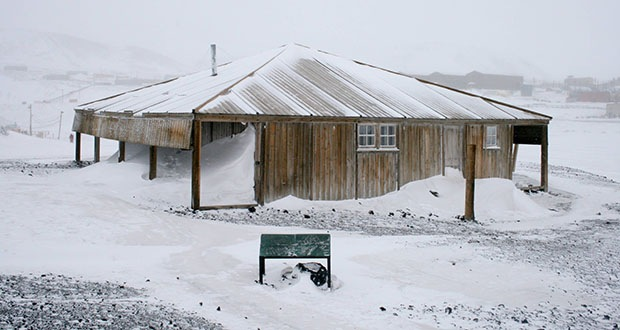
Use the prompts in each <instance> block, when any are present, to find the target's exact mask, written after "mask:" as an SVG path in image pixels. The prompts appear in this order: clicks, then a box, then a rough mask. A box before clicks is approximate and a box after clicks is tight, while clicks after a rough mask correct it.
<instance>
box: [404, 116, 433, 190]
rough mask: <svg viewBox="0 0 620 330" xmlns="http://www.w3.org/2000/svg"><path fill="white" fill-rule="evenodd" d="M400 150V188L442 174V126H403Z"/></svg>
mask: <svg viewBox="0 0 620 330" xmlns="http://www.w3.org/2000/svg"><path fill="white" fill-rule="evenodd" d="M399 150H400V153H399V156H400V162H399V163H400V166H399V167H400V175H399V178H400V186H402V185H405V184H407V183H409V182H411V181H415V180H421V179H425V178H429V177H431V176H434V175H439V174H441V172H442V164H441V159H442V157H441V125H415V124H403V125H402V126H401V129H400V136H399Z"/></svg>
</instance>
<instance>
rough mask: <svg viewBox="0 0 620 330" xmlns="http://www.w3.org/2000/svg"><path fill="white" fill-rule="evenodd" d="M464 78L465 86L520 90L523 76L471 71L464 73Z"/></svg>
mask: <svg viewBox="0 0 620 330" xmlns="http://www.w3.org/2000/svg"><path fill="white" fill-rule="evenodd" d="M465 78H466V80H467V85H468V86H467V87H469V88H476V89H498V90H506V91H520V90H521V87H522V86H523V76H510V75H503V74H488V73H482V72H478V71H472V72H470V73H468V74H466V75H465Z"/></svg>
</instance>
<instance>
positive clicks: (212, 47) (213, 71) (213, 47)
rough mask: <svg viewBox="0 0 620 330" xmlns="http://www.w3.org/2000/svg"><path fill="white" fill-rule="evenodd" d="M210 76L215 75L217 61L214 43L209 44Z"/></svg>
mask: <svg viewBox="0 0 620 330" xmlns="http://www.w3.org/2000/svg"><path fill="white" fill-rule="evenodd" d="M211 76H217V61H216V60H215V44H211Z"/></svg>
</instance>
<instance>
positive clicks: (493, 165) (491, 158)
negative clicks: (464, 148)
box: [465, 124, 512, 179]
mask: <svg viewBox="0 0 620 330" xmlns="http://www.w3.org/2000/svg"><path fill="white" fill-rule="evenodd" d="M495 126H497V148H485V131H486V127H485V126H484V125H467V126H466V128H465V131H466V141H467V143H466V144H475V145H477V146H478V148H476V178H491V177H495V178H505V179H510V178H511V177H512V171H511V167H510V162H511V157H512V125H506V124H504V125H495Z"/></svg>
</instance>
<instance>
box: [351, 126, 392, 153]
mask: <svg viewBox="0 0 620 330" xmlns="http://www.w3.org/2000/svg"><path fill="white" fill-rule="evenodd" d="M362 127H372V131H373V133H367V132H368V131H367V129H361V128H362ZM383 130H385V134H384V133H383V132H384V131H383ZM386 139H387V141H386V142H387V144H384V143H383V141H384V140H386ZM370 140H372V142H373V143H372V144H370V143H368V142H370ZM361 141H364V144H362V143H360V142H361ZM390 142H393V143H390ZM357 150H358V151H397V150H398V124H394V123H360V124H357Z"/></svg>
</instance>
